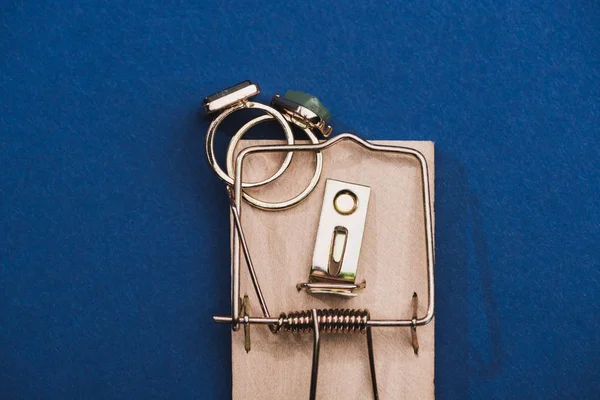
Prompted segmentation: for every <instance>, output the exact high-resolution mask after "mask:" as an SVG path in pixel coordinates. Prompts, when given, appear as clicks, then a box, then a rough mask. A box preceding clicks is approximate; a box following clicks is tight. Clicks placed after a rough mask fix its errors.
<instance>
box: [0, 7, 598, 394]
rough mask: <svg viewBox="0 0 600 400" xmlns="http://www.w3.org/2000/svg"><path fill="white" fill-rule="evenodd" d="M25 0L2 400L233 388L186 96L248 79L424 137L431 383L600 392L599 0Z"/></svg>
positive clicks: (11, 38) (222, 246)
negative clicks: (433, 254)
mask: <svg viewBox="0 0 600 400" xmlns="http://www.w3.org/2000/svg"><path fill="white" fill-rule="evenodd" d="M29 3H30V4H25V3H24V2H21V3H17V2H3V4H2V6H0V10H1V13H0V66H1V67H0V104H1V106H0V107H1V112H0V129H1V133H2V137H1V140H0V155H1V160H2V164H1V165H2V175H1V178H0V182H1V184H0V212H1V216H0V222H1V224H0V228H1V230H0V235H1V236H0V239H1V240H0V243H1V244H0V250H1V251H0V262H1V266H2V268H1V270H0V296H1V297H0V394H1V396H0V397H1V398H3V399H32V398H47V399H59V398H88V399H112V398H115V399H116V398H123V399H125V398H135V399H147V398H172V399H188V398H189V399H192V398H198V399H200V398H219V399H220V398H228V397H229V396H230V394H229V393H230V385H231V378H230V361H229V360H230V358H229V334H228V330H227V328H226V327H225V326H215V325H213V324H212V322H211V315H212V314H213V313H226V312H227V311H228V298H229V294H228V289H229V276H228V275H229V272H228V249H227V244H228V239H227V238H228V226H227V224H223V223H222V221H223V220H224V219H225V218H226V216H227V210H226V206H225V204H226V203H225V201H226V199H225V193H224V190H223V186H222V185H221V184H220V182H219V181H218V180H217V179H216V177H215V176H214V174H213V173H212V171H211V170H209V168H208V167H207V165H206V162H205V159H204V153H203V148H202V145H203V136H204V134H203V132H204V130H205V129H206V127H207V122H206V120H204V119H201V118H199V117H198V114H197V111H198V109H199V104H200V102H201V100H202V98H203V97H204V96H205V95H207V94H210V93H212V92H214V91H217V90H219V89H221V88H223V87H226V86H228V85H230V84H233V83H236V82H238V81H241V80H243V79H252V80H255V81H257V82H259V83H260V84H261V86H262V88H263V91H264V92H265V94H264V95H261V99H262V100H265V101H266V100H268V98H269V94H272V93H274V92H276V91H277V92H284V91H285V90H286V89H299V90H304V91H307V92H309V93H312V94H315V95H318V96H319V97H320V98H321V99H322V100H323V102H324V103H325V104H326V105H327V107H328V108H329V109H330V110H331V111H332V114H333V125H334V126H335V127H336V131H338V132H339V131H343V130H348V131H353V132H357V133H359V134H361V135H363V136H364V137H366V138H368V139H427V140H434V141H435V142H436V146H437V147H436V149H437V153H436V156H437V165H436V174H437V191H436V207H437V221H436V222H437V224H436V233H437V237H436V242H437V284H438V286H437V296H438V297H437V300H438V308H437V325H436V328H437V332H436V339H437V349H436V351H437V356H436V391H437V395H438V398H440V399H463V398H472V399H482V398H490V399H491V398H495V399H504V398H524V399H525V398H527V399H530V398H538V399H547V398H578V399H583V398H588V399H597V398H600V373H599V365H600V333H599V332H600V323H599V320H600V306H599V305H598V303H599V299H600V272H599V258H600V257H599V256H600V249H599V240H600V226H599V224H600V204H599V202H598V194H599V188H600V173H599V171H600V170H599V168H600V165H599V158H600V62H599V60H600V5H598V3H597V2H596V1H571V2H557V1H543V2H529V1H505V2H490V1H482V2H473V3H469V2H466V1H457V0H453V1H447V0H444V1H427V2H423V1H417V2H403V3H406V4H402V3H400V4H394V2H380V1H361V2H357V4H356V5H352V6H342V5H341V4H342V2H329V3H320V4H317V3H314V4H308V2H276V3H273V4H264V3H262V2H254V1H243V2H239V3H238V4H234V3H228V2H206V3H202V2H198V1H177V2H175V1H164V2H163V1H156V0H145V1H135V2H126V1H121V2H111V3H106V2H93V1H72V2H69V1H62V2H58V3H57V2H48V1H39V2H29ZM34 3H37V4H34ZM409 3H410V4H409ZM562 3H566V4H562ZM221 149H222V146H221Z"/></svg>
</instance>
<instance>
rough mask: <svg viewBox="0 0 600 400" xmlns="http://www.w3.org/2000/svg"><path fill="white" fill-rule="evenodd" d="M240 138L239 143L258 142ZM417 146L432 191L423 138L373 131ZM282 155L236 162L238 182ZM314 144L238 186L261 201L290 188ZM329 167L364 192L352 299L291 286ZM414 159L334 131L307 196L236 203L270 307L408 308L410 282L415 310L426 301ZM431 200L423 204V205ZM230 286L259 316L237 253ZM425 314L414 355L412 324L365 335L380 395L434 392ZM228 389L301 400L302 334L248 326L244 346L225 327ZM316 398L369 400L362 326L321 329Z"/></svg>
mask: <svg viewBox="0 0 600 400" xmlns="http://www.w3.org/2000/svg"><path fill="white" fill-rule="evenodd" d="M266 143H269V142H267V141H262V140H244V141H241V144H240V146H239V148H240V149H241V148H244V147H248V146H251V145H258V144H266ZM373 143H377V144H385V145H401V146H408V147H412V148H415V149H417V150H419V151H421V152H422V153H423V154H424V155H425V157H426V159H427V162H428V166H429V174H430V176H429V179H430V185H431V190H432V192H431V196H432V199H433V198H434V195H433V194H434V193H433V188H434V185H433V180H434V177H433V171H434V150H433V143H432V142H414V141H413V142H407V141H373ZM282 159H283V156H281V155H273V154H266V153H260V154H256V155H252V156H251V157H249V158H248V159H247V160H246V164H245V165H244V181H252V182H255V181H258V180H259V179H263V178H265V177H267V176H270V175H271V174H272V173H273V172H274V171H276V170H277V168H279V166H280V165H281V161H282ZM314 166H315V155H314V153H296V154H294V156H293V160H292V164H291V165H290V168H289V169H288V171H286V172H285V174H284V175H282V176H281V177H280V178H278V179H277V180H275V181H274V182H273V183H271V184H269V185H266V186H263V187H260V188H256V189H248V193H250V194H252V195H254V196H256V197H258V198H260V199H263V200H271V201H274V200H283V199H288V198H290V197H293V196H295V195H296V194H297V193H299V192H300V191H301V190H303V188H304V187H306V185H307V184H308V182H309V180H310V178H311V177H312V175H313V172H314ZM327 178H332V179H337V180H341V181H346V182H351V183H357V184H361V185H366V186H369V187H370V188H371V198H370V204H369V209H368V213H367V220H366V225H365V230H364V237H363V243H362V249H361V253H360V259H359V266H358V275H357V279H356V281H357V282H360V281H362V280H363V279H365V280H366V281H367V287H366V289H364V290H363V291H361V292H359V295H358V296H357V297H354V298H343V297H340V296H332V295H311V294H309V293H308V292H306V291H302V292H298V291H297V290H296V284H297V283H298V282H306V281H307V279H308V275H309V271H310V266H311V260H312V255H313V250H314V245H315V238H316V233H317V227H318V224H319V217H320V212H321V204H322V201H323V192H324V187H325V180H326V179H327ZM422 202H423V200H422V192H421V179H420V168H419V164H418V162H417V161H416V160H415V159H413V158H411V157H409V156H404V155H398V154H383V153H376V152H370V151H367V150H366V149H363V148H362V147H360V146H359V145H357V144H355V143H350V142H344V143H340V144H337V145H335V146H333V147H332V148H330V149H327V150H325V151H324V152H323V175H322V177H321V180H320V181H319V184H318V186H317V187H316V188H315V190H314V191H313V192H312V193H311V195H310V196H309V197H308V198H307V199H306V200H305V201H303V202H302V203H300V204H299V205H298V206H296V207H295V208H292V209H290V210H285V211H276V212H273V211H263V210H258V209H256V208H253V207H251V206H249V205H248V204H246V203H244V204H243V206H242V224H243V227H244V231H245V233H246V238H247V240H248V245H249V248H250V253H251V255H252V258H253V261H254V265H255V267H256V270H257V275H258V279H259V282H260V285H261V287H262V290H263V293H264V296H265V299H266V301H267V304H268V306H269V311H270V312H271V316H273V317H278V316H279V314H280V313H281V312H286V313H287V312H290V311H296V310H309V309H311V308H350V309H368V310H369V311H370V313H371V318H373V319H383V318H400V317H402V318H407V319H408V318H411V317H412V312H411V299H412V295H413V292H416V293H417V294H418V296H419V316H422V315H424V314H425V313H426V309H427V304H426V302H427V268H426V255H425V239H424V238H425V226H424V222H423V206H422ZM432 207H433V204H432ZM240 272H241V276H240V280H241V286H240V294H241V296H243V295H244V294H245V293H247V294H248V296H249V298H250V304H249V305H250V310H249V314H250V315H253V316H262V313H261V310H260V305H259V303H258V300H257V298H256V295H255V292H254V289H253V286H252V282H251V280H250V276H249V274H248V269H247V266H246V263H245V262H244V260H243V258H242V261H241V264H240ZM434 325H435V321H432V322H431V323H430V324H428V325H426V326H423V327H420V328H418V329H417V331H418V339H419V346H420V348H419V354H418V355H415V353H414V351H413V348H412V346H411V334H410V328H373V345H374V356H375V367H376V371H377V381H378V388H379V395H380V398H381V399H384V400H385V399H399V398H407V399H433V398H434V396H435V394H434V358H435V347H434ZM231 339H232V346H231V347H232V353H231V354H232V356H231V357H232V382H233V387H232V397H233V400H242V399H244V400H246V399H278V398H281V399H306V398H308V396H309V389H310V388H309V386H310V376H311V363H312V351H313V335H312V333H288V332H280V333H278V334H277V335H273V334H271V332H270V331H269V329H268V328H267V327H266V326H256V325H254V326H252V327H251V340H252V349H251V351H250V352H249V353H248V354H246V351H245V350H244V335H243V329H240V331H238V332H233V333H232V338H231ZM317 398H318V399H370V398H372V388H371V378H370V372H369V362H368V353H367V342H366V335H364V334H334V333H331V334H328V333H323V334H321V352H320V364H319V379H318V389H317Z"/></svg>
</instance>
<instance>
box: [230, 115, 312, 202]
mask: <svg viewBox="0 0 600 400" xmlns="http://www.w3.org/2000/svg"><path fill="white" fill-rule="evenodd" d="M272 119H273V117H272V116H271V115H268V114H267V115H261V116H260V117H256V118H254V119H253V120H250V121H248V122H247V123H246V124H245V125H244V126H242V127H241V128H240V129H239V130H238V131H237V132H236V133H235V135H234V136H233V138H232V139H231V141H230V142H229V147H228V149H227V175H228V176H234V174H235V168H234V162H233V156H234V153H235V148H236V147H237V145H238V142H239V140H240V139H241V138H242V136H244V134H245V133H246V132H247V131H248V130H249V129H251V128H252V127H254V126H255V125H258V124H260V123H262V122H265V121H270V120H272ZM303 131H304V133H306V136H308V138H309V139H310V141H311V143H313V144H318V143H319V139H317V137H316V136H315V134H314V133H313V132H312V131H311V130H310V128H304V129H303ZM288 154H290V153H288ZM315 157H316V165H315V172H314V174H313V177H312V179H311V180H310V182H309V184H308V186H307V187H306V188H305V189H304V190H303V191H302V192H301V193H300V194H298V195H297V196H295V197H293V198H291V199H289V200H285V201H280V202H269V201H263V200H259V199H256V198H255V197H252V196H250V195H249V194H248V193H246V192H245V191H244V192H243V193H242V196H243V198H244V200H246V201H247V202H248V203H250V204H252V205H253V206H255V207H258V208H261V209H263V210H284V209H287V208H290V207H293V206H295V205H297V204H298V203H300V202H301V201H302V200H304V199H305V198H306V197H308V195H309V194H310V193H311V192H312V191H313V190H314V189H315V187H316V186H317V184H318V183H319V179H320V178H321V172H322V171H323V154H322V153H321V152H320V151H318V152H315ZM286 168H287V166H286ZM284 171H285V169H284ZM274 176H275V175H274ZM275 177H277V176H275Z"/></svg>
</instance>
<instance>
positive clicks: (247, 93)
mask: <svg viewBox="0 0 600 400" xmlns="http://www.w3.org/2000/svg"><path fill="white" fill-rule="evenodd" d="M258 93H260V88H259V87H258V85H257V84H254V83H252V82H250V81H244V82H241V83H238V84H237V85H234V86H231V87H229V88H227V89H224V90H222V91H220V92H217V93H215V94H212V95H210V96H207V97H206V98H205V99H204V102H203V104H204V109H205V110H206V112H207V113H214V112H219V111H220V112H221V113H220V114H219V115H218V116H217V117H216V118H215V119H214V120H213V121H212V122H211V124H210V126H209V127H208V132H207V134H206V156H207V158H208V163H209V164H210V166H211V167H212V169H214V170H215V172H216V173H217V175H218V176H219V178H221V179H222V180H223V181H225V182H226V183H227V184H228V185H233V178H232V176H231V175H228V174H226V173H225V171H223V169H222V168H221V167H220V166H219V164H218V163H217V159H216V156H215V149H214V140H215V134H216V132H217V128H218V126H219V125H220V124H221V122H223V120H224V119H225V118H227V117H228V116H229V115H231V114H233V113H234V112H236V111H239V110H242V109H245V108H256V109H259V110H262V111H264V112H265V113H267V115H268V116H269V119H275V120H277V122H279V124H280V125H281V127H282V128H283V132H284V133H285V137H286V140H287V143H288V144H290V145H291V144H294V134H293V133H292V129H291V128H290V125H289V123H288V122H287V120H286V119H285V118H284V117H283V115H282V114H281V113H280V112H279V111H277V110H276V109H274V108H272V107H269V106H267V105H264V104H260V103H255V102H252V101H248V99H249V98H250V97H252V96H255V95H257V94H258ZM238 132H239V131H238ZM292 156H293V153H292V152H289V153H287V154H286V156H285V159H284V161H283V164H282V165H281V167H279V169H278V170H277V172H275V174H273V175H272V176H271V177H269V178H266V179H264V180H262V181H260V182H242V188H252V187H258V186H262V185H266V184H267V183H270V182H272V181H274V180H275V179H277V178H278V177H280V176H281V175H282V174H283V173H284V172H285V170H286V169H287V168H288V167H289V165H290V162H291V161H292Z"/></svg>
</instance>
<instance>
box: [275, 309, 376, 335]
mask: <svg viewBox="0 0 600 400" xmlns="http://www.w3.org/2000/svg"><path fill="white" fill-rule="evenodd" d="M317 318H318V319H317V322H318V323H319V330H320V331H321V332H327V333H361V332H364V331H365V330H366V328H367V322H368V321H369V311H368V310H357V309H325V310H317ZM281 329H284V330H286V331H288V332H293V333H297V332H300V333H307V332H312V331H313V330H314V324H313V316H312V311H310V310H303V311H293V312H290V313H288V314H286V313H281V315H280V316H279V322H278V323H277V326H275V327H274V333H277V332H279V331H280V330H281Z"/></svg>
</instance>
